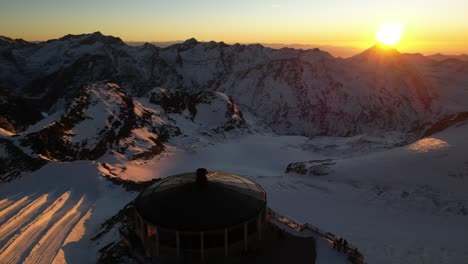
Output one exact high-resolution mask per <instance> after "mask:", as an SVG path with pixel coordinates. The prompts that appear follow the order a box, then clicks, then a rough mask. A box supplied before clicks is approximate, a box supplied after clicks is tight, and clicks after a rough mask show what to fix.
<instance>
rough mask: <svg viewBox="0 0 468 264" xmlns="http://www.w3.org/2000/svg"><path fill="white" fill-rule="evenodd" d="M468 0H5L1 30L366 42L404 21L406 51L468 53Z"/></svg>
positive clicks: (37, 36)
mask: <svg viewBox="0 0 468 264" xmlns="http://www.w3.org/2000/svg"><path fill="white" fill-rule="evenodd" d="M467 11H468V0H424V1H423V0H387V1H380V0H353V1H351V0H327V1H323V0H320V1H315V0H230V1H224V0H165V1H162V0H80V1H77V0H75V1H70V0H0V35H4V36H8V37H13V38H23V39H26V40H30V41H38V40H47V39H52V38H58V37H61V36H64V35H66V34H81V33H91V32H95V31H101V32H102V33H103V34H106V35H113V36H117V37H120V38H122V39H123V40H124V41H148V42H152V41H174V40H185V39H188V38H191V37H195V38H196V39H198V40H201V41H210V40H215V41H224V42H226V43H285V44H306V45H317V46H337V47H350V48H354V49H366V48H368V47H370V46H372V45H373V44H374V43H375V42H376V36H375V35H376V31H377V29H378V28H379V26H380V25H381V24H383V23H385V22H386V21H388V20H393V21H395V20H396V21H400V22H401V23H402V24H403V25H404V29H405V31H404V35H403V37H402V39H401V41H400V43H399V44H398V45H397V46H396V47H397V48H398V49H399V50H400V51H402V52H419V53H423V54H433V53H438V52H440V53H445V54H461V53H468V19H467V17H468V13H467Z"/></svg>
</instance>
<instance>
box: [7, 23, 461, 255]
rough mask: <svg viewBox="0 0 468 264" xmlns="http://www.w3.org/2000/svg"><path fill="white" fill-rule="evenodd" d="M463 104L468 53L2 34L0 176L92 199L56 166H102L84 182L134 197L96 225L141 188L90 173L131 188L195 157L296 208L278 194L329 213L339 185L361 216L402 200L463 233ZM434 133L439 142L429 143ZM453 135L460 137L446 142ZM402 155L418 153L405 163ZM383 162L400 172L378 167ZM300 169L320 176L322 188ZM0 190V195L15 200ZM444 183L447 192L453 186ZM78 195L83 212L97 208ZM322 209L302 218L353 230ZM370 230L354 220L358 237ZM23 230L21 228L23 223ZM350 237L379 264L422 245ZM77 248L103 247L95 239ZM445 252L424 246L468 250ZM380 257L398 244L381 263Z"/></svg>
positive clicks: (403, 207)
mask: <svg viewBox="0 0 468 264" xmlns="http://www.w3.org/2000/svg"><path fill="white" fill-rule="evenodd" d="M467 102H468V61H467V60H466V58H465V57H464V56H463V55H461V56H444V55H440V54H439V55H434V56H423V55H421V54H402V53H400V52H398V51H397V50H395V49H392V48H389V47H386V46H382V45H379V44H377V45H375V46H372V47H370V48H369V49H367V50H365V51H362V52H361V53H359V54H357V55H355V56H352V57H350V58H346V59H343V58H335V57H333V56H331V55H330V54H329V53H327V52H326V51H322V50H320V49H307V50H300V49H292V48H281V49H272V48H268V47H264V46H262V45H259V44H253V45H240V44H234V45H228V44H225V43H223V42H199V41H197V40H196V39H189V40H186V41H184V42H182V43H176V44H172V45H169V46H167V47H163V48H161V47H156V46H154V45H152V44H148V43H145V44H143V45H140V46H132V45H127V44H126V43H124V42H123V41H122V40H121V39H120V38H118V37H113V36H104V35H102V34H101V33H99V32H96V33H92V34H83V35H67V36H64V37H62V38H60V39H54V40H49V41H46V42H41V43H29V42H27V41H24V40H20V39H15V40H14V39H10V38H7V37H0V132H1V133H0V150H1V153H0V165H1V169H0V182H1V183H0V184H3V185H4V186H13V187H14V188H16V189H15V190H20V189H21V188H20V187H21V182H23V181H24V182H29V181H35V180H37V181H40V179H39V178H40V177H43V179H44V181H46V183H44V184H43V185H44V186H42V185H40V186H41V187H40V188H39V189H38V190H39V192H44V193H47V195H50V196H51V197H52V196H54V195H55V194H54V193H55V190H53V188H52V187H51V186H53V182H52V180H53V181H58V182H60V184H61V185H60V186H62V185H63V186H64V187H63V188H65V189H67V188H69V189H70V190H71V189H73V188H75V187H76V186H75V184H77V186H78V187H76V188H77V189H78V190H79V194H80V195H84V196H86V192H87V191H89V190H87V189H86V188H85V187H84V186H82V185H86V184H84V183H77V182H79V179H80V177H81V176H80V175H78V172H75V173H74V174H73V176H70V177H71V178H72V179H73V181H71V182H70V183H68V181H67V179H66V178H61V174H64V175H65V174H67V170H70V169H73V168H74V167H75V166H76V168H79V169H82V170H84V171H85V172H86V173H90V174H93V175H91V176H90V175H87V176H86V177H83V181H89V182H91V183H92V184H94V185H96V186H100V187H99V188H97V187H96V188H97V189H99V190H97V189H96V190H94V189H93V195H91V197H92V199H95V200H92V201H93V202H96V201H98V199H104V200H105V199H106V197H107V196H108V195H111V196H112V197H116V193H118V194H119V195H120V194H121V193H122V192H123V193H125V195H123V196H125V199H123V198H122V199H120V200H119V199H118V198H116V199H117V200H118V201H117V202H116V204H115V205H113V207H112V208H113V209H112V210H110V209H109V210H108V211H105V212H106V213H105V214H104V213H103V214H102V215H98V216H95V215H93V216H92V219H95V218H96V220H93V221H92V223H93V224H92V226H91V227H90V230H91V231H93V232H95V231H96V229H97V228H98V227H99V225H100V224H101V223H102V221H104V220H105V217H111V216H112V215H113V214H115V213H116V212H117V211H118V210H119V209H120V208H119V206H120V207H123V206H124V205H125V204H126V203H127V202H128V201H130V200H131V198H132V197H133V195H134V194H133V193H131V192H130V193H128V192H126V191H124V190H120V189H119V190H118V191H116V190H114V189H113V188H120V187H116V186H114V185H111V187H109V186H108V185H106V184H104V183H102V182H100V183H95V181H97V180H96V179H95V177H94V174H96V177H97V175H98V174H99V175H104V176H106V177H107V179H113V180H116V181H117V182H119V183H120V184H122V182H125V184H128V182H129V181H130V182H138V181H148V180H151V179H153V178H157V177H161V176H167V175H169V173H178V172H181V171H180V170H183V171H185V170H190V169H191V168H192V167H195V166H210V167H215V168H216V169H220V170H232V171H233V172H239V173H243V174H246V175H250V176H251V177H254V178H256V179H257V180H259V181H261V183H262V184H264V185H265V186H267V189H268V191H271V192H270V193H271V195H272V197H273V203H272V205H273V206H275V207H277V208H282V209H284V210H286V211H288V210H289V211H290V213H293V214H294V213H297V212H299V211H301V210H300V209H298V210H296V211H295V209H294V208H292V209H291V208H290V209H287V208H289V207H288V204H286V203H285V202H284V201H282V200H281V201H280V199H279V198H278V197H279V196H280V195H279V194H278V193H282V192H284V193H286V194H287V195H290V196H293V198H291V200H288V201H289V202H292V201H296V200H295V199H299V198H297V197H295V196H294V195H296V194H295V192H296V191H297V192H299V193H301V195H303V197H302V196H301V197H302V198H300V199H303V198H304V197H305V198H304V199H306V198H307V199H309V198H310V199H311V200H312V199H317V200H320V199H325V198H324V197H326V198H327V199H326V200H328V199H329V200H330V201H338V202H337V203H336V204H334V202H330V207H334V206H338V207H340V206H341V205H340V202H342V201H341V200H340V199H342V198H343V197H344V196H343V197H342V196H341V191H343V192H344V193H345V195H349V197H351V198H350V201H353V202H355V203H356V207H357V208H359V210H363V211H365V210H364V209H363V208H367V206H384V205H385V204H386V203H388V204H391V205H395V204H397V206H396V209H395V208H393V209H394V210H395V211H394V212H396V214H398V213H401V212H407V211H411V212H413V213H414V214H415V215H416V216H417V217H421V215H424V217H426V216H427V221H428V223H436V222H437V221H439V220H437V219H438V218H437V216H440V215H448V216H450V217H453V218H454V219H455V220H454V222H450V224H453V226H455V227H457V228H460V225H459V220H460V219H461V218H460V217H463V216H464V215H466V213H465V212H466V208H465V207H466V206H468V202H467V201H468V200H466V195H465V194H464V192H463V190H462V188H461V187H460V188H458V187H457V188H455V187H456V186H463V184H464V183H466V179H467V178H468V171H465V169H464V166H465V165H464V164H465V162H468V160H466V159H465V158H464V157H463V156H462V155H461V153H463V148H464V146H465V145H466V142H465V141H461V139H462V138H463V136H462V135H463V133H464V132H465V131H466V127H467V126H466V120H467V119H468V114H467V113H468V103H467ZM464 124H465V125H464ZM439 132H441V134H436V136H435V137H436V139H437V140H434V139H433V138H432V139H431V138H427V137H428V136H431V135H433V134H435V133H439ZM441 141H443V142H441ZM457 141H460V142H461V143H460V145H459V146H458V145H457V146H454V147H453V148H450V144H454V143H455V142H457ZM413 142H415V143H413ZM447 142H449V143H447ZM414 145H416V147H414ZM415 148H416V149H417V150H421V149H423V151H422V152H418V151H413V150H414V149H415ZM425 151H426V152H427V153H426V152H425ZM220 153H222V154H223V155H220ZM414 153H416V154H414ZM422 153H426V154H422ZM223 158H225V159H223ZM393 158H395V160H397V161H405V160H410V161H414V162H413V163H412V164H413V165H412V166H413V167H412V169H411V170H410V172H411V173H409V172H405V170H403V169H402V168H401V167H400V166H403V165H401V164H400V163H397V162H393V160H394V159H393ZM83 160H85V161H89V162H84V161H83ZM437 162H439V163H440V164H442V165H440V166H441V168H440V169H439V170H437V171H436V172H437V173H436V172H434V171H429V170H427V169H426V166H429V164H431V163H434V164H435V163H437ZM199 163H207V164H208V165H205V164H201V165H200V164H199ZM367 164H371V165H370V167H369V168H368V167H367V166H368V165H367ZM386 164H390V165H389V167H391V171H398V175H395V176H393V175H391V173H390V171H388V172H385V173H384V172H382V171H381V168H382V167H385V166H386ZM444 166H446V167H444ZM448 166H450V168H448ZM367 169H369V171H371V172H373V174H372V175H371V173H369V174H367V173H366V170H367ZM445 170H447V171H448V170H450V172H446V171H445ZM53 171H55V172H53ZM285 171H286V172H288V176H285V175H286V174H287V173H286V172H285ZM453 171H455V172H453ZM31 172H32V174H31ZM52 172H53V173H52ZM352 172H355V173H352ZM59 174H60V175H59ZM298 174H305V175H308V176H311V177H315V176H323V177H325V178H323V179H324V180H320V178H319V180H318V182H316V181H315V180H316V179H304V178H300V177H302V176H298ZM445 174H448V175H449V176H447V175H445ZM34 175H35V178H34V177H32V176H34ZM51 175H52V176H51ZM293 175H295V176H293ZM440 175H442V176H443V177H445V176H447V177H445V178H443V179H442V178H439V177H442V176H440ZM450 175H452V176H450ZM453 175H455V176H453ZM460 175H461V176H460ZM270 176H271V177H270ZM361 176H362V177H361ZM424 176H427V178H424ZM31 177H32V178H31ZM289 177H291V178H289ZM393 179H394V181H393ZM327 180H328V181H327ZM47 181H51V182H49V183H47ZM291 181H292V182H291ZM10 184H11V185H10ZM125 184H124V185H125ZM101 185H102V186H101ZM45 186H46V187H45ZM454 186H455V187H454ZM61 188H62V187H61ZM295 188H296V189H295ZM6 189H7V188H6V187H5V189H4V190H0V193H1V194H5V195H6V193H9V194H10V191H6ZM294 190H295V191H294ZM450 190H454V192H453V193H452V194H450V195H447V192H449V191H450ZM31 192H32V191H31ZM402 192H405V193H408V195H406V194H405V195H403V194H402ZM72 193H73V192H72ZM382 193H383V196H380V195H381V194H382ZM331 194H334V195H335V196H333V195H331ZM403 196H404V197H403ZM77 197H78V196H77ZM97 197H100V198H97ZM275 197H276V198H275ZM294 197H295V198H294ZM336 197H338V200H333V199H336ZM363 197H364V198H363ZM407 197H409V198H408V199H407ZM10 198H11V197H10ZM368 198H369V199H370V200H371V201H372V204H371V205H369V204H368V203H367V202H368ZM15 199H16V198H15ZM343 199H345V198H343ZM346 199H347V198H346ZM10 200H12V201H14V199H13V198H11V199H10ZM76 200H77V202H78V200H79V199H78V198H77V199H76ZM421 200H422V201H423V202H421V204H418V201H421ZM7 203H8V201H7V202H5V204H7ZM107 203H108V201H106V202H101V203H98V202H96V204H97V205H96V208H99V210H101V209H102V210H103V208H105V207H106V204H107ZM80 204H81V203H80ZM85 204H86V206H85V207H86V210H88V209H89V208H90V207H91V205H90V203H85ZM311 204H314V203H313V202H311ZM361 205H362V207H359V206H361ZM77 206H78V205H77ZM5 208H6V207H5ZM285 208H286V209H285ZM372 208H374V207H372ZM96 210H97V211H99V210H98V209H96ZM372 210H373V209H372ZM377 210H378V209H377ZM325 211H326V210H325ZM12 212H13V211H12ZM392 212H393V211H392ZM428 212H429V213H428ZM312 213H313V211H312V210H311V212H310V214H311V215H312ZM329 213H331V212H329ZM335 213H336V212H333V215H334V214H335ZM419 213H421V214H419ZM84 214H85V211H83V212H82V213H81V214H80V215H84ZM426 214H428V215H426ZM12 215H14V214H13V213H12ZM362 215H364V214H362ZM327 216H328V217H329V216H330V215H329V214H326V213H324V214H323V216H322V217H317V218H313V217H311V216H310V215H309V214H307V215H306V216H304V218H305V219H307V220H314V219H315V220H317V221H320V223H319V224H323V225H327V228H329V229H338V230H340V231H341V232H343V233H346V231H343V230H344V228H340V225H339V224H338V223H336V224H335V223H333V224H329V226H328V224H327V222H329V221H327V218H326V217H327ZM387 216H388V217H389V219H393V218H391V217H394V215H385V217H387ZM424 217H423V218H424ZM356 219H357V218H356ZM398 219H400V218H398ZM434 219H435V220H434ZM450 219H452V218H450ZM400 220H401V219H400ZM8 221H9V222H8V223H15V222H14V221H13V220H11V222H10V220H8ZM76 221H78V218H77V219H76ZM360 221H363V219H360ZM431 221H433V222H431ZM447 221H449V220H447ZM450 221H452V220H450ZM0 224H1V221H0ZM70 226H72V224H71V223H70ZM362 226H363V225H353V226H351V227H349V226H347V227H349V228H350V230H351V229H352V230H356V232H363V230H365V228H363V227H362ZM361 227H362V228H361ZM411 227H412V226H409V227H408V226H405V228H406V229H405V230H410V228H411ZM44 228H45V227H44ZM353 228H355V229H353ZM359 228H361V229H359ZM1 230H2V227H1V226H0V234H1V232H2V231H1ZM25 230H28V229H27V228H26V229H25ZM80 230H81V229H80ZM113 230H114V229H113ZM91 231H88V232H91ZM423 231H424V232H420V233H421V234H423V233H427V232H426V231H427V230H423ZM464 231H465V230H464ZM15 232H16V231H15ZM114 232H115V230H114ZM454 232H455V231H454ZM18 233H21V234H25V233H26V232H23V231H21V230H20V229H19V228H18ZM364 233H365V232H364ZM113 234H115V233H113ZM23 236H26V235H23ZM23 236H21V237H20V238H23ZM89 236H90V235H89V234H88V237H89ZM349 236H352V238H355V239H356V240H357V243H358V244H359V246H360V247H363V251H364V253H367V255H369V256H370V259H371V260H374V261H378V263H385V261H383V260H389V261H390V262H387V263H392V260H393V259H397V260H398V261H399V263H414V262H412V260H414V258H413V257H415V254H412V253H411V252H407V251H405V250H406V249H407V248H406V247H413V246H414V245H415V244H417V243H419V242H418V241H416V240H414V241H416V242H414V241H413V240H411V241H410V242H408V244H405V245H401V246H400V247H398V246H395V245H393V243H396V242H395V241H399V239H395V240H393V239H389V240H388V241H387V242H388V243H389V244H385V245H383V247H378V246H373V245H374V244H375V241H370V239H369V237H372V235H369V234H366V235H362V234H360V233H354V234H349ZM13 238H14V237H13V235H12V234H10V233H8V236H6V235H5V236H3V237H2V236H0V247H2V248H1V249H0V260H5V261H11V260H18V261H19V260H21V258H20V256H19V255H17V254H13V253H12V252H14V251H13V250H12V249H13V247H12V246H11V245H14V246H15V247H19V248H21V249H18V250H20V251H21V250H23V251H24V252H23V251H21V252H22V254H23V255H25V256H26V255H28V254H29V253H28V252H27V250H30V244H28V243H32V242H34V241H26V238H24V241H23V240H21V239H20V240H18V241H23V242H24V243H25V244H23V245H25V246H24V247H20V246H18V245H17V244H18V243H16V242H14V239H13ZM374 238H375V237H374ZM38 239H39V238H38ZM64 239H65V235H64ZM105 239H106V241H107V240H109V241H111V240H112V239H111V238H105ZM421 239H424V237H422V238H421ZM387 242H385V243H387ZM413 242H414V243H413ZM83 243H84V244H86V243H87V242H86V243H85V242H83ZM89 243H91V242H89ZM92 243H94V242H92ZM444 243H445V242H444ZM447 243H448V242H447ZM19 245H22V244H19ZM55 246H56V247H57V248H55V251H54V250H52V251H53V252H52V253H50V254H49V255H48V257H49V258H50V259H54V258H55V259H57V258H59V259H61V258H62V257H63V256H59V255H57V256H56V254H58V253H57V251H58V250H59V249H60V247H61V246H62V244H57V245H55ZM75 246H76V247H79V249H80V250H83V248H86V247H89V248H92V252H95V254H98V253H97V249H99V247H98V246H97V245H95V244H93V245H88V244H86V247H83V248H82V245H81V244H80V245H75ZM448 247H450V246H448ZM448 247H447V245H446V244H444V245H443V246H440V247H439V245H438V244H435V245H434V244H431V245H430V247H428V249H427V252H426V251H425V252H426V253H427V256H426V257H427V259H431V258H433V257H434V255H431V254H432V253H430V252H435V253H434V254H435V255H437V256H440V260H442V261H439V262H434V263H444V262H445V263H454V262H450V261H452V260H454V259H455V260H459V259H463V257H464V256H468V252H465V251H463V252H461V251H460V250H459V249H454V248H448ZM447 248H448V249H447ZM392 250H393V251H392ZM382 251H385V254H387V253H388V252H390V253H388V255H385V256H386V257H389V258H388V259H387V258H385V257H383V256H384V255H382V254H383V253H382ZM387 251H388V252H387ZM34 252H35V251H34ZM73 252H75V253H76V252H79V250H78V251H73ZM395 252H396V253H395ZM428 252H429V253H428ZM441 252H442V253H441ZM454 252H461V253H460V254H459V255H454V254H453V253H454ZM93 254H94V253H93ZM392 254H393V255H392ZM416 255H417V254H416ZM93 257H94V255H93ZM376 263H377V262H376Z"/></svg>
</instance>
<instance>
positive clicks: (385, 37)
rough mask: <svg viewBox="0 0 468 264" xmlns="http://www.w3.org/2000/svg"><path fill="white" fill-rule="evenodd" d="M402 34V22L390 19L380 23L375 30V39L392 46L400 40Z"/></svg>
mask: <svg viewBox="0 0 468 264" xmlns="http://www.w3.org/2000/svg"><path fill="white" fill-rule="evenodd" d="M402 34H403V24H402V23H400V22H397V21H390V22H386V23H384V24H382V25H381V26H380V27H379V30H378V31H377V40H378V41H379V42H380V43H383V44H385V45H388V46H394V45H396V44H397V43H398V41H400V38H401V35H402Z"/></svg>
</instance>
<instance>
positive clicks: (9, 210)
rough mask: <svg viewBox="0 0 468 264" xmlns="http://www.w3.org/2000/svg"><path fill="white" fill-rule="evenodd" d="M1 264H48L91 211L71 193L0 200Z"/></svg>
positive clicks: (82, 197) (89, 203) (80, 196)
mask: <svg viewBox="0 0 468 264" xmlns="http://www.w3.org/2000/svg"><path fill="white" fill-rule="evenodd" d="M0 205H1V206H2V209H0V219H1V220H0V221H1V222H2V223H1V225H0V247H1V248H0V263H28V264H33V263H34V264H39V263H51V262H52V261H53V260H54V258H56V256H57V254H58V253H59V251H60V249H61V248H62V246H63V244H64V242H65V241H66V239H67V237H68V236H69V234H70V233H71V232H72V231H73V229H74V227H75V226H76V225H77V224H78V223H79V222H80V221H81V219H82V218H83V217H84V216H85V214H86V212H88V211H89V210H90V208H91V207H92V201H89V199H87V198H86V195H84V194H79V193H74V192H73V190H66V191H61V192H49V193H44V194H42V195H37V194H30V195H24V196H18V195H17V196H15V197H8V198H4V199H2V200H0Z"/></svg>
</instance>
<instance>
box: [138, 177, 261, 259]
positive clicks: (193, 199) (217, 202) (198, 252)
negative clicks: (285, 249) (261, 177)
mask: <svg viewBox="0 0 468 264" xmlns="http://www.w3.org/2000/svg"><path fill="white" fill-rule="evenodd" d="M135 208H136V230H137V235H138V237H139V239H140V240H141V243H142V246H143V248H144V250H145V254H146V256H148V257H151V258H153V259H158V258H165V257H189V258H200V259H202V260H203V259H205V258H208V257H211V256H217V257H219V256H238V255H240V254H241V252H243V251H247V250H248V248H249V244H251V243H253V242H255V241H256V240H259V239H261V235H262V227H263V226H264V224H265V221H266V193H265V191H264V190H263V188H262V187H261V186H260V185H259V184H257V183H255V182H254V181H252V180H250V179H247V178H245V177H242V176H239V175H235V174H230V173H224V172H207V171H206V170H205V169H198V170H197V172H196V173H186V174H180V175H176V176H171V177H167V178H164V179H162V180H160V181H158V182H156V183H154V184H153V185H151V186H149V187H148V188H146V189H145V190H144V191H143V192H142V193H141V194H140V195H139V196H138V197H137V199H136V202H135Z"/></svg>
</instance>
